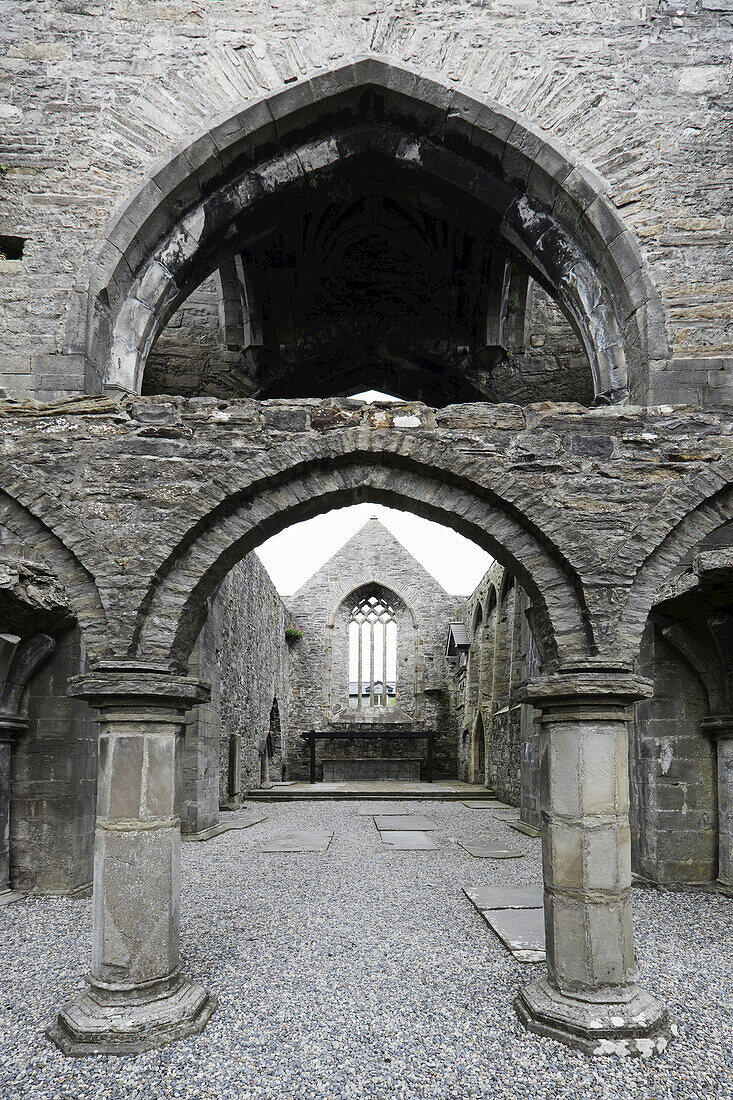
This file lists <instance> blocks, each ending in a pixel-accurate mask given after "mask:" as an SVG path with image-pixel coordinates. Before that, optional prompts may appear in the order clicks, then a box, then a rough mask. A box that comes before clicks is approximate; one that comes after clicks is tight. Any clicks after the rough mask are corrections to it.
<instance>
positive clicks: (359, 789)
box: [244, 780, 496, 802]
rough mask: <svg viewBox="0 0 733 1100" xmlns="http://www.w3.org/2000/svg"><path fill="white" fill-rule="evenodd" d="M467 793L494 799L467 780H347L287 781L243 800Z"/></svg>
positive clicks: (447, 798)
mask: <svg viewBox="0 0 733 1100" xmlns="http://www.w3.org/2000/svg"><path fill="white" fill-rule="evenodd" d="M468 795H470V797H471V798H472V799H474V800H476V801H479V800H480V801H483V800H486V801H489V802H490V801H492V800H495V799H496V794H495V792H494V791H490V790H487V789H486V788H484V787H474V786H472V785H471V784H470V783H458V782H455V783H451V782H446V781H438V782H435V783H408V782H400V781H398V780H394V781H391V782H390V781H388V780H385V781H384V782H371V783H370V782H350V783H287V784H283V785H282V786H279V785H276V786H273V787H270V788H269V789H267V790H252V791H248V792H247V793H246V795H245V796H244V800H245V802H354V801H359V800H366V801H375V802H383V801H384V800H385V799H395V800H397V801H399V802H402V801H413V800H414V801H423V802H456V801H459V800H461V799H464V798H466V797H467V796H468Z"/></svg>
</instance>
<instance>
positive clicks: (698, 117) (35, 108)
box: [0, 0, 733, 403]
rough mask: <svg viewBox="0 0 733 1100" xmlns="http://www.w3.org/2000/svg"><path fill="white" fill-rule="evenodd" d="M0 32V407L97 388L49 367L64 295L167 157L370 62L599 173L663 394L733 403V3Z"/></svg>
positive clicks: (297, 7)
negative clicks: (436, 77)
mask: <svg viewBox="0 0 733 1100" xmlns="http://www.w3.org/2000/svg"><path fill="white" fill-rule="evenodd" d="M2 16H3V18H2V21H1V23H0V39H1V40H2V45H1V46H0V55H1V57H0V74H1V77H0V78H1V79H2V80H3V82H4V85H5V88H6V91H7V94H6V95H5V96H4V97H3V98H4V102H3V104H2V114H1V116H0V118H1V121H2V133H1V135H0V165H1V168H0V193H1V199H2V215H1V217H0V233H2V234H7V235H14V236H20V237H24V238H26V239H27V240H26V244H25V248H24V251H23V256H22V258H21V259H17V260H14V259H5V260H4V259H0V307H1V308H0V356H2V371H3V385H4V386H5V388H6V389H7V391H8V392H9V393H12V394H15V395H18V396H21V395H23V394H27V393H32V392H35V393H37V394H39V395H43V396H46V397H49V396H51V395H60V394H63V393H75V392H80V391H81V390H83V389H84V387H85V385H89V384H90V380H88V379H87V380H85V379H84V377H83V364H82V360H81V358H80V357H78V356H76V357H75V356H74V355H67V356H62V355H60V354H59V352H60V351H61V350H62V348H63V347H64V343H65V335H64V334H65V329H66V324H67V318H68V314H69V311H71V312H72V314H73V312H74V310H75V309H76V299H75V297H74V294H73V288H74V282H75V279H76V276H77V273H78V272H79V271H80V270H82V269H83V267H84V263H85V261H86V259H87V258H88V256H89V255H90V253H91V251H92V250H93V248H94V246H95V243H96V242H97V241H98V239H99V237H100V233H101V229H102V227H103V226H104V224H105V222H106V221H107V220H108V218H109V217H110V215H111V214H112V212H113V210H114V209H115V207H116V206H118V205H119V204H120V203H122V202H123V200H124V199H125V198H126V197H127V196H129V195H130V194H131V193H132V192H133V191H134V190H135V189H136V187H137V186H138V185H139V184H140V183H141V181H142V180H143V179H144V177H145V175H146V174H147V173H148V172H149V171H150V168H151V165H152V164H153V163H154V162H155V161H156V158H158V157H161V156H163V155H164V154H165V152H166V150H169V149H170V148H171V146H172V145H173V144H175V143H176V142H177V141H179V140H180V139H182V138H184V137H186V136H190V135H191V134H192V133H193V132H195V131H196V130H197V129H199V128H202V127H204V126H205V125H206V124H207V123H208V122H209V120H210V119H211V118H212V117H214V116H216V115H217V114H219V113H220V112H223V111H227V110H231V108H232V106H233V105H234V104H239V103H242V102H245V101H247V100H251V99H253V98H255V97H257V96H259V95H262V94H263V93H265V92H267V91H269V90H272V89H276V88H278V87H280V86H282V85H283V84H284V83H286V82H290V81H292V80H293V79H294V78H296V77H298V76H300V75H302V74H304V73H306V72H308V71H311V70H313V69H318V68H323V67H324V66H327V65H329V64H333V63H334V62H336V61H338V60H339V59H344V58H347V57H351V56H354V55H356V54H361V53H364V52H365V51H369V50H372V51H379V52H381V53H383V54H385V55H387V56H391V57H394V58H395V59H398V60H399V59H403V60H406V61H408V62H415V63H418V64H420V65H424V66H426V68H428V69H430V70H435V71H437V72H438V73H439V74H440V75H442V76H443V77H444V78H445V79H447V80H449V81H460V82H462V83H463V84H465V85H466V86H467V87H468V88H470V89H473V90H474V91H476V92H477V93H479V94H485V95H488V96H490V97H493V98H495V99H496V100H498V101H499V102H500V103H502V104H505V105H507V106H509V107H511V108H513V109H514V110H516V111H518V112H520V113H522V114H523V115H525V116H526V117H527V118H528V119H530V120H531V121H533V122H535V123H537V124H538V125H539V126H540V127H541V128H542V129H543V130H544V131H545V132H547V134H548V135H549V136H551V137H553V138H555V139H558V140H560V141H562V142H564V143H565V144H567V145H568V146H570V147H571V148H572V150H573V153H574V155H577V156H578V157H579V158H580V159H581V160H584V161H587V162H590V163H592V164H593V165H595V167H596V168H597V169H598V170H599V171H600V172H601V173H602V174H603V175H604V176H605V177H606V178H607V179H608V181H609V185H610V195H611V198H612V201H613V202H614V203H615V205H616V207H617V208H618V209H619V210H620V211H621V212H622V214H623V216H624V218H625V219H626V221H627V223H628V224H629V226H630V227H631V229H632V230H633V231H635V232H636V233H637V235H638V236H639V237H640V239H641V241H642V245H643V248H644V251H645V253H646V256H647V258H648V260H649V261H650V263H651V267H652V274H653V277H654V279H655V281H656V283H657V285H658V286H659V287H660V289H661V293H662V295H663V298H664V302H665V307H666V314H667V318H666V319H667V326H668V332H669V335H670V338H671V344H672V356H673V359H672V361H671V362H670V363H669V365H668V370H667V371H666V372H665V374H664V377H663V378H662V379H660V385H659V387H658V389H659V392H657V393H653V394H652V397H653V398H654V399H659V400H661V399H662V398H663V397H666V399H671V398H673V397H675V396H676V397H677V398H678V399H680V400H689V401H698V400H699V401H701V402H710V403H718V402H719V401H720V400H722V399H723V398H725V396H726V395H727V394H729V392H730V391H729V386H730V376H731V369H730V357H731V355H732V354H733V337H732V336H731V326H730V318H731V308H732V307H731V301H732V296H733V284H731V280H730V275H729V271H730V245H731V205H730V204H731V198H730V186H729V183H730V175H729V169H728V168H727V167H726V165H727V162H728V160H729V150H730V124H729V118H730V116H729V110H728V99H727V88H728V83H729V75H730V63H731V54H730V41H731V34H732V30H731V28H732V25H733V18H732V16H731V12H730V5H729V3H728V0H683V2H682V3H677V2H675V3H673V4H669V3H667V2H666V0H665V2H659V3H650V4H640V3H639V2H638V0H618V2H616V3H614V4H612V5H609V4H605V5H604V4H582V5H581V4H573V5H569V4H568V3H567V2H566V0H534V2H532V3H529V4H524V3H523V4H518V5H512V4H507V3H496V4H483V3H482V4H473V3H468V2H466V3H460V4H456V5H446V4H445V3H444V2H443V0H427V2H423V0H409V2H407V3H405V4H403V5H402V6H400V7H399V8H395V7H394V5H391V4H388V3H386V0H377V2H376V3H368V4H367V3H365V2H362V0H356V2H355V3H351V4H348V5H345V4H337V5H334V4H333V3H332V2H331V0H298V3H295V2H294V0H289V2H286V3H284V4H278V5H274V4H271V3H264V4H260V5H252V4H247V5H242V4H241V3H239V2H238V0H237V2H235V0H197V2H196V3H194V4H191V3H188V2H186V3H183V2H182V0H171V2H170V3H165V4H153V3H150V2H149V0H113V2H111V3H109V4H106V5H104V6H103V7H100V6H99V5H96V4H90V5H80V4H70V3H69V2H68V0H31V2H29V3H25V4H18V3H13V2H10V3H7V2H6V3H4V4H3V6H2ZM726 357H727V358H726ZM662 390H663V392H662Z"/></svg>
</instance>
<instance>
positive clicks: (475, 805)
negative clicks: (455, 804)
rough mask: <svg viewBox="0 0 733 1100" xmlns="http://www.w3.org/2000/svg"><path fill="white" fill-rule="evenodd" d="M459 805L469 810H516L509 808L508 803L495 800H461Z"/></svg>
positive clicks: (513, 807)
mask: <svg viewBox="0 0 733 1100" xmlns="http://www.w3.org/2000/svg"><path fill="white" fill-rule="evenodd" d="M461 805H462V806H466V807H467V808H468V809H469V810H516V806H510V805H509V803H508V802H499V800H498V799H497V798H483V799H476V798H469V799H466V800H465V801H464V800H461Z"/></svg>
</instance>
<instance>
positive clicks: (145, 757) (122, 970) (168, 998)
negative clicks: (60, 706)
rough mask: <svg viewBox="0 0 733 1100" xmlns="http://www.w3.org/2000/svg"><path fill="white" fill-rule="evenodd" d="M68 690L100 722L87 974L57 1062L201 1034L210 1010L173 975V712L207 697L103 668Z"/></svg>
mask: <svg viewBox="0 0 733 1100" xmlns="http://www.w3.org/2000/svg"><path fill="white" fill-rule="evenodd" d="M69 691H70V694H72V695H75V696H78V697H80V698H82V699H86V700H87V702H89V703H90V704H91V705H92V706H93V707H96V708H97V709H98V711H99V721H100V731H99V771H98V788H97V829H96V838H95V852H94V896H93V931H92V968H91V974H90V975H89V977H88V979H87V981H88V986H89V988H88V989H87V990H86V991H85V992H83V993H81V994H80V995H79V996H77V997H75V998H74V999H73V1000H72V1001H70V1002H69V1003H68V1004H67V1005H65V1006H64V1008H63V1009H62V1010H61V1012H60V1013H59V1016H58V1018H57V1020H56V1022H55V1023H54V1024H53V1026H52V1027H51V1028H50V1029H49V1031H48V1036H49V1038H50V1039H52V1040H53V1042H55V1043H56V1045H57V1046H59V1047H60V1048H61V1050H63V1051H64V1052H65V1053H67V1054H124V1053H137V1052H139V1051H142V1050H149V1049H150V1048H152V1047H156V1046H160V1045H163V1044H164V1043H168V1042H171V1041H172V1040H174V1039H179V1038H183V1037H184V1036H187V1035H193V1034H196V1033H198V1032H200V1031H202V1030H203V1028H204V1027H205V1025H206V1023H207V1021H208V1020H209V1017H210V1016H211V1013H212V1012H213V1011H214V1008H215V1007H216V1002H215V1001H214V1000H213V998H212V997H210V996H209V995H208V994H207V992H206V990H205V989H203V988H202V987H201V986H199V985H194V984H193V983H192V982H190V981H189V980H188V979H186V978H184V977H183V976H182V975H181V974H180V972H179V969H178V930H179V901H180V881H179V879H180V858H181V828H180V798H181V783H182V751H183V729H184V715H185V712H186V710H187V709H188V708H189V707H191V706H192V705H194V704H196V703H200V702H202V701H204V700H205V699H206V698H207V697H208V689H206V688H205V687H204V686H203V685H201V684H200V683H198V682H197V681H196V680H192V679H189V678H187V677H184V676H176V675H173V674H171V673H170V672H169V671H168V670H167V667H166V666H165V665H163V664H161V665H153V664H148V665H141V664H140V663H137V664H135V663H133V662H124V661H119V662H111V661H110V662H104V663H103V664H102V665H100V667H99V668H98V669H97V670H95V671H93V672H90V673H88V674H86V675H84V676H78V677H73V678H72V680H70V682H69Z"/></svg>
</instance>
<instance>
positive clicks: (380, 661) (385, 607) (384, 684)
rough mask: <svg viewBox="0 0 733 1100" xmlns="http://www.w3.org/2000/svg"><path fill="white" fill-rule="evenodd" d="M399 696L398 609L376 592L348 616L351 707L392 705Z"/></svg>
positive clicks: (355, 607)
mask: <svg viewBox="0 0 733 1100" xmlns="http://www.w3.org/2000/svg"><path fill="white" fill-rule="evenodd" d="M396 698H397V623H396V620H395V610H394V608H393V607H392V606H391V605H390V604H389V602H388V601H387V600H386V599H384V598H383V597H382V596H380V595H378V594H377V593H374V592H373V593H372V594H371V595H368V596H365V597H364V598H363V599H360V600H359V602H358V603H356V604H355V605H354V606H353V608H352V609H351V614H350V616H349V706H350V707H355V708H357V709H361V708H362V707H391V706H394V705H395V702H396Z"/></svg>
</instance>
